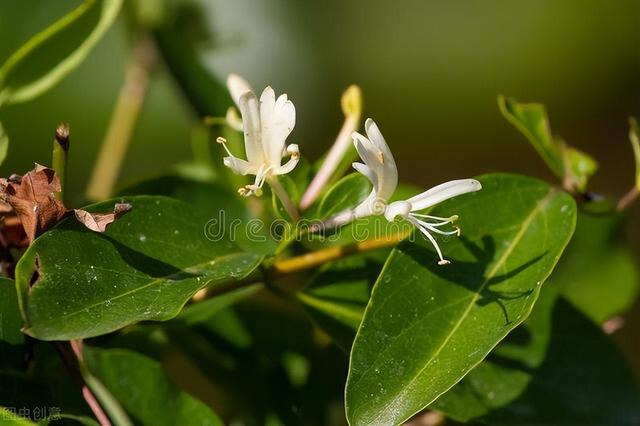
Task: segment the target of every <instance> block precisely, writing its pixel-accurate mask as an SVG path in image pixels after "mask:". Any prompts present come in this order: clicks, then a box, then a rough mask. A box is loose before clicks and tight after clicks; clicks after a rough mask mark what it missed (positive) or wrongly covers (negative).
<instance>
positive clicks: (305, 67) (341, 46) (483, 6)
mask: <svg viewBox="0 0 640 426" xmlns="http://www.w3.org/2000/svg"><path fill="white" fill-rule="evenodd" d="M151 3H153V2H151ZM156 3H159V2H156ZM77 4H78V1H70V0H56V1H55V2H51V1H45V0H21V1H19V2H16V1H12V0H0V60H2V61H4V59H6V58H7V57H8V55H9V54H10V53H11V52H12V51H14V50H15V49H16V48H17V47H19V46H20V45H21V44H22V43H23V42H24V41H25V40H26V39H27V38H28V37H29V36H30V35H32V34H34V33H35V32H37V31H38V30H39V29H42V28H43V27H44V26H46V25H47V24H49V23H51V22H53V21H54V20H55V19H56V18H58V17H60V16H62V15H63V14H64V13H65V12H67V11H69V10H71V9H72V8H73V7H74V6H75V5H77ZM202 4H203V5H204V6H205V10H206V12H207V13H206V16H205V19H206V20H207V22H208V23H209V27H210V29H211V31H212V32H213V34H214V41H213V42H212V43H210V44H208V45H203V46H202V55H203V58H204V59H205V61H206V63H207V65H208V66H210V68H211V69H212V70H213V71H214V72H215V73H216V74H217V75H218V76H220V77H221V78H224V77H225V76H226V75H227V74H228V73H229V72H237V73H240V74H241V75H244V76H246V78H248V79H249V80H250V81H251V82H252V83H253V84H254V86H255V87H256V88H262V87H264V86H265V85H266V84H270V85H272V86H273V87H274V88H275V89H276V91H277V92H282V91H284V92H286V93H288V94H289V96H290V97H291V98H292V99H293V100H294V102H295V104H296V108H297V110H298V124H297V127H296V129H295V131H294V133H293V135H292V137H291V141H295V142H297V143H299V144H300V147H301V149H302V152H303V155H306V156H309V157H312V158H316V157H318V156H319V155H320V154H321V153H322V152H323V151H324V150H325V149H326V148H327V147H328V146H329V145H330V143H331V141H332V138H333V137H334V136H335V134H336V132H337V130H338V128H339V126H340V122H341V113H340V109H339V96H340V93H341V91H342V90H343V89H344V88H345V87H346V86H347V85H348V84H350V83H357V84H359V85H361V87H362V88H363V91H364V101H365V115H366V116H371V117H373V118H374V119H375V120H376V121H378V122H379V124H380V126H381V128H382V130H383V132H384V133H385V135H386V136H387V139H388V140H389V142H390V144H391V145H392V148H393V150H394V153H395V155H396V157H397V162H398V165H399V169H400V173H401V178H403V179H404V180H409V181H413V182H415V183H418V184H423V185H428V184H433V183H436V182H439V181H442V180H447V179H450V178H454V177H462V176H469V175H475V174H479V173H484V172H489V171H495V170H499V171H514V172H522V173H526V174H530V175H536V176H542V177H550V174H549V173H548V172H547V171H546V169H545V167H544V165H543V163H542V161H541V160H540V159H539V158H538V157H537V156H536V155H535V153H534V152H533V150H532V149H531V148H530V147H529V146H528V145H527V144H526V142H525V141H524V139H523V138H522V137H521V136H520V135H518V134H517V133H516V132H515V131H514V130H513V129H512V128H511V127H510V126H509V125H508V124H507V123H506V122H505V120H504V119H502V117H501V116H500V114H499V112H498V109H497V106H496V96H497V95H498V94H500V93H503V94H506V95H509V96H513V97H515V98H517V99H519V100H522V101H525V100H536V101H541V102H544V103H545V104H546V105H547V107H548V109H549V113H550V117H551V122H552V127H553V129H554V131H555V132H556V133H558V134H560V135H562V136H564V137H565V138H566V139H567V140H568V141H569V142H570V143H572V144H574V145H576V146H578V147H580V148H582V149H584V150H586V151H587V152H590V153H593V154H594V155H595V156H596V157H597V158H598V160H599V161H600V162H601V169H600V172H599V173H598V174H597V175H596V177H595V178H594V179H593V181H592V187H593V189H594V190H597V191H602V192H605V193H611V194H621V193H622V192H624V191H625V190H626V189H627V186H628V185H629V184H630V183H631V182H632V176H633V163H632V158H631V155H630V153H631V151H630V149H629V144H628V140H627V137H626V133H627V116H629V115H632V114H635V115H639V114H640V85H638V81H639V77H640V25H639V24H640V2H638V1H634V0H620V1H616V2H605V1H601V0H573V1H562V2H557V1H551V0H536V1H533V0H528V1H518V2H513V1H499V0H498V1H492V2H481V1H471V0H465V1H458V2H449V1H421V0H409V1H403V2H402V3H401V4H398V3H395V2H389V1H381V0H375V1H371V0H368V1H349V2H345V1H337V0H327V1H323V2H300V1H293V0H260V1H256V0H235V1H221V0H213V1H202ZM129 52H130V43H129V38H128V36H127V32H126V28H125V25H124V23H123V22H122V19H121V21H120V22H119V23H118V25H116V26H115V28H113V29H112V30H111V31H110V32H109V33H108V35H107V37H106V38H105V39H104V40H103V41H101V42H100V44H99V45H98V47H97V48H96V49H95V50H94V51H93V53H92V54H91V55H90V56H89V58H88V60H87V61H86V62H84V63H83V64H82V66H81V67H80V68H79V69H78V70H77V71H75V72H74V73H73V75H72V76H71V77H69V78H67V79H65V80H64V81H63V82H62V84H60V85H58V86H57V87H56V88H55V89H54V90H52V91H50V92H48V93H47V94H45V95H44V96H42V97H40V98H38V99H36V100H34V101H32V102H29V103H26V104H21V105H17V106H12V107H10V108H7V109H6V111H3V113H2V117H0V119H1V120H2V122H3V123H4V125H5V127H6V128H7V131H8V133H9V135H10V136H11V140H12V145H11V148H10V153H9V159H8V161H7V162H6V163H5V164H4V165H3V170H2V171H3V174H7V173H9V172H22V171H26V170H27V169H29V168H30V167H31V163H32V162H33V161H39V162H42V163H48V161H49V155H50V140H51V136H52V132H53V129H54V128H55V125H56V124H57V123H58V122H59V121H68V122H69V123H70V124H71V127H72V132H73V133H72V138H73V139H72V143H73V145H72V146H73V148H72V152H71V164H70V179H71V182H70V183H69V190H70V191H71V192H72V193H73V194H76V196H77V195H78V194H80V193H81V191H82V190H83V188H84V185H85V184H86V181H87V179H88V175H89V173H90V170H91V167H92V165H93V163H94V160H95V156H96V153H97V150H98V147H99V144H100V142H101V140H102V138H103V136H104V133H105V130H106V127H107V124H108V120H109V118H110V114H111V111H112V107H113V105H114V103H115V100H116V97H117V93H118V90H119V88H120V85H121V83H122V80H123V77H124V66H125V64H126V61H127V57H128V54H129ZM192 119H193V117H192V115H191V112H190V110H189V109H188V107H187V106H186V104H185V102H184V100H183V99H182V97H181V94H180V93H179V92H178V91H177V90H176V88H175V87H174V84H173V83H172V82H171V81H170V79H168V78H167V76H166V75H165V74H164V73H163V72H160V73H159V74H158V75H157V76H156V78H155V79H154V81H153V83H152V87H151V90H150V92H149V95H148V97H147V99H146V103H145V106H144V110H143V113H142V117H141V121H140V122H139V125H138V127H137V129H136V132H135V135H134V139H133V141H132V144H131V147H130V151H129V155H128V157H127V160H126V162H125V166H124V169H123V173H122V179H124V180H125V181H126V180H131V179H134V178H136V177H139V176H145V175H149V174H152V173H156V172H159V171H161V170H163V169H164V168H166V167H167V166H168V165H170V164H172V163H174V162H175V161H177V160H183V159H188V158H189V155H190V146H189V132H190V123H191V120H192Z"/></svg>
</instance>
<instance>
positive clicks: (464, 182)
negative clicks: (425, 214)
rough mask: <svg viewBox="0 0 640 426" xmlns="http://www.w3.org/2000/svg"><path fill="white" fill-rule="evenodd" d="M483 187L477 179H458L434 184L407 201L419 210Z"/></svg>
mask: <svg viewBox="0 0 640 426" xmlns="http://www.w3.org/2000/svg"><path fill="white" fill-rule="evenodd" d="M481 189H482V185H481V184H480V182H478V181H477V180H475V179H458V180H452V181H449V182H445V183H442V184H440V185H438V186H434V187H433V188H431V189H429V190H427V191H425V192H423V193H421V194H418V195H416V196H414V197H411V198H409V199H408V200H407V201H408V202H409V203H411V211H418V210H424V209H426V208H427V207H431V206H434V205H436V204H438V203H441V202H443V201H444V200H448V199H449V198H453V197H456V196H458V195H462V194H466V193H468V192H474V191H479V190H481Z"/></svg>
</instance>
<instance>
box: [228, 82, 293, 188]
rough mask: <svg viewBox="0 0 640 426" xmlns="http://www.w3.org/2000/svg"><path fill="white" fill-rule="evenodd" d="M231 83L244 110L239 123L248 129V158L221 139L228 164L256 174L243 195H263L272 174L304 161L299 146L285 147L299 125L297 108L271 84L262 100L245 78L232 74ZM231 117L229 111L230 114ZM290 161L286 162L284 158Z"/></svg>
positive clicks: (245, 129) (290, 169) (232, 89)
mask: <svg viewBox="0 0 640 426" xmlns="http://www.w3.org/2000/svg"><path fill="white" fill-rule="evenodd" d="M227 86H228V87H229V92H230V93H231V97H232V98H233V100H234V102H235V103H236V105H237V106H238V108H239V109H240V114H241V116H242V122H241V123H237V125H238V127H240V128H241V129H242V130H243V131H244V147H245V153H246V156H247V159H246V160H243V159H241V158H238V157H235V156H234V155H233V154H232V153H231V152H230V151H229V148H228V147H227V145H226V140H225V139H224V138H218V139H217V140H218V142H219V143H220V144H222V145H223V146H224V149H225V150H226V151H227V154H228V156H227V157H224V164H225V166H227V167H229V168H231V169H232V170H233V171H234V172H235V173H238V174H241V175H255V177H256V179H255V181H254V183H253V184H251V185H246V186H245V187H244V188H240V189H239V190H238V192H239V193H240V195H242V196H245V197H248V196H250V195H253V194H255V195H256V196H260V195H261V194H262V186H263V185H264V182H265V181H266V180H268V179H269V178H270V177H272V176H276V175H282V174H286V173H289V172H290V171H292V170H293V169H294V168H295V167H296V165H297V164H298V161H299V160H300V151H299V149H298V145H296V144H291V145H289V146H286V147H285V141H286V139H287V137H288V136H289V134H290V133H291V131H292V130H293V128H294V126H295V124H296V110H295V107H294V105H293V103H292V102H291V101H290V100H289V99H287V95H286V94H283V95H280V96H279V97H278V98H277V99H276V94H275V92H274V91H273V89H272V88H271V87H267V88H266V89H264V91H263V92H262V95H261V96H260V100H259V101H258V98H257V97H256V95H255V93H254V92H253V91H252V90H251V87H250V86H249V84H248V83H247V82H246V81H245V80H244V79H243V78H242V77H239V76H237V75H235V74H232V75H230V76H229V78H228V79H227ZM227 116H228V117H227V119H229V114H227ZM285 156H289V157H290V158H289V161H288V162H287V163H285V164H284V165H283V164H282V158H283V157H285Z"/></svg>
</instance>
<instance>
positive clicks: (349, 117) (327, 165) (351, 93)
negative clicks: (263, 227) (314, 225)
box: [300, 85, 362, 210]
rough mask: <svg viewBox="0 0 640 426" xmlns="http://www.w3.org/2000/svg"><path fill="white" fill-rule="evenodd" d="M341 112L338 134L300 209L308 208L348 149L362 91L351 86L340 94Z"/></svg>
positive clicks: (356, 124)
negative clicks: (342, 121)
mask: <svg viewBox="0 0 640 426" xmlns="http://www.w3.org/2000/svg"><path fill="white" fill-rule="evenodd" d="M340 103H341V106H342V112H343V114H344V124H343V125H342V128H341V129H340V132H339V133H338V136H337V138H336V141H335V142H334V144H333V146H332V147H331V149H330V150H329V153H328V154H327V157H326V158H325V160H324V162H323V163H322V166H321V167H320V170H318V173H316V175H315V176H314V177H313V180H312V181H311V183H310V184H309V187H308V188H307V190H306V191H305V193H304V195H303V196H302V199H301V201H300V208H301V209H302V210H305V209H307V208H309V207H310V206H311V205H312V204H313V203H314V201H316V199H317V198H318V196H319V195H320V194H321V193H322V191H323V189H324V188H325V186H326V185H327V183H328V182H329V180H330V179H331V175H333V173H334V172H335V171H336V169H337V167H338V165H339V164H340V161H341V160H342V158H343V157H344V155H345V153H346V152H347V150H348V149H349V145H350V143H351V134H352V133H353V132H355V131H356V130H358V127H359V126H360V117H361V114H362V91H361V90H360V88H359V87H358V86H356V85H351V86H349V87H348V88H347V90H346V91H345V92H344V93H343V94H342V98H341V100H340Z"/></svg>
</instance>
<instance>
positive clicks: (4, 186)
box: [0, 164, 131, 242]
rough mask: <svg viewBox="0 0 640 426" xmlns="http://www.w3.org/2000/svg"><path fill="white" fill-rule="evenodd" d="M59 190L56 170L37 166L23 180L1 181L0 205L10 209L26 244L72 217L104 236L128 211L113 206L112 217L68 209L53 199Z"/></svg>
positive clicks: (127, 208)
mask: <svg viewBox="0 0 640 426" xmlns="http://www.w3.org/2000/svg"><path fill="white" fill-rule="evenodd" d="M60 190H61V186H60V179H59V178H58V176H57V175H56V172H55V170H53V169H50V168H48V167H45V166H42V165H40V164H36V165H35V167H34V169H33V170H31V171H30V172H29V173H27V174H25V175H24V176H19V175H12V176H10V177H9V178H8V179H0V201H2V202H4V203H6V204H8V205H9V206H11V208H12V209H13V212H14V213H15V214H16V216H17V217H18V219H20V222H21V223H22V227H23V228H24V231H25V233H26V234H27V238H28V240H29V242H32V241H33V240H34V239H35V238H36V237H37V236H38V235H40V234H42V233H43V232H44V231H46V230H47V229H49V228H51V227H52V226H54V225H55V224H56V223H58V222H59V221H60V220H62V219H63V218H64V217H66V216H67V215H69V214H71V213H74V215H75V217H76V218H77V219H78V221H79V222H80V223H82V224H83V225H84V226H86V227H87V228H88V229H90V230H92V231H96V232H104V230H105V229H106V228H107V226H108V225H109V224H110V223H112V222H113V221H114V220H116V219H118V218H119V217H121V216H122V215H124V214H125V213H127V212H128V211H130V210H131V205H129V204H124V203H119V204H116V205H115V207H114V210H113V213H89V212H87V211H85V210H80V209H74V210H71V209H67V208H66V207H65V205H64V203H63V202H62V201H60V200H58V199H57V198H56V197H55V193H56V192H60ZM1 209H2V204H0V210H1Z"/></svg>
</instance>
